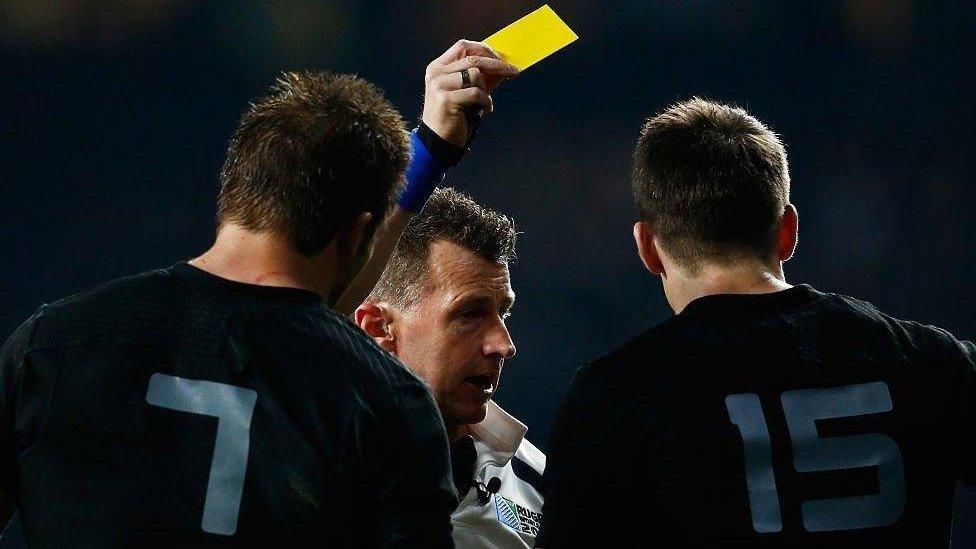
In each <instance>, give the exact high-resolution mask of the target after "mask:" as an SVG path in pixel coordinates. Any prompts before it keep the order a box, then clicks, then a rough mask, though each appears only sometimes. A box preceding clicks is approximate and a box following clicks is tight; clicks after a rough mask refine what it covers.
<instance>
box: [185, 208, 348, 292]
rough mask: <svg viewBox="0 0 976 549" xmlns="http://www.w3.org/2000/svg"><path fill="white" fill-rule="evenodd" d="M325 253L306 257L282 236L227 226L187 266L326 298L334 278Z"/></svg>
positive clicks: (334, 272) (333, 263)
mask: <svg viewBox="0 0 976 549" xmlns="http://www.w3.org/2000/svg"><path fill="white" fill-rule="evenodd" d="M328 251H329V250H328V249H326V251H325V252H322V253H320V254H317V255H315V256H312V257H306V256H303V255H302V254H300V253H298V252H296V251H295V250H294V249H293V248H292V247H291V244H290V243H289V242H288V240H287V238H285V237H284V236H282V235H279V234H275V233H270V232H254V231H250V230H247V229H244V228H242V227H239V226H237V225H232V224H226V225H224V226H223V227H221V228H220V230H219V232H218V233H217V239H216V241H215V242H214V245H213V246H212V247H211V248H210V249H209V250H207V251H206V252H204V253H203V254H202V255H201V256H199V257H197V258H196V259H193V260H191V261H190V264H191V265H193V266H194V267H197V268H198V269H202V270H204V271H207V272H208V273H210V274H213V275H216V276H219V277H221V278H226V279H228V280H233V281H235V282H243V283H245V284H255V285H258V286H276V287H283V288H298V289H301V290H309V291H312V292H315V293H317V294H319V295H321V296H323V297H326V298H327V297H328V296H329V295H330V293H331V291H332V286H333V284H334V283H335V278H336V266H335V262H334V261H331V260H330V258H331V255H330V254H329V253H328Z"/></svg>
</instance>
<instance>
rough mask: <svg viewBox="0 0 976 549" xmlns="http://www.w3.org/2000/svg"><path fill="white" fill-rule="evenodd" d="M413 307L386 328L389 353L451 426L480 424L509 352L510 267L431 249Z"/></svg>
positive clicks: (453, 247)
mask: <svg viewBox="0 0 976 549" xmlns="http://www.w3.org/2000/svg"><path fill="white" fill-rule="evenodd" d="M428 267H429V269H428V271H429V275H428V279H427V282H426V285H425V289H424V291H423V295H422V297H421V299H420V300H419V302H418V303H417V304H416V305H415V306H414V307H411V308H409V309H408V310H405V311H402V312H401V313H402V314H401V315H399V316H400V318H399V319H397V320H396V321H395V322H394V323H393V325H392V329H393V330H394V331H395V352H396V354H397V356H398V357H399V358H400V360H402V361H403V363H404V364H406V365H407V366H409V367H410V368H411V369H412V370H414V371H415V372H416V373H417V374H419V375H420V376H421V377H423V378H424V379H425V380H426V381H427V383H428V384H429V385H430V387H431V391H432V392H433V394H434V398H435V399H436V400H437V404H438V406H439V407H440V409H441V413H442V414H443V416H444V421H445V423H447V426H448V428H449V429H452V432H453V430H456V429H457V428H458V427H461V426H463V425H467V424H471V423H478V422H480V421H481V420H483V419H484V418H485V413H486V406H487V404H488V400H490V399H491V397H492V395H494V393H495V391H496V390H497V389H498V381H499V377H500V376H501V371H502V364H503V362H504V360H505V359H506V358H509V357H511V356H513V355H514V354H515V344H514V343H513V342H512V337H511V335H510V334H509V333H508V328H507V327H506V326H505V319H506V318H507V317H508V314H509V309H511V307H512V304H513V303H514V301H515V294H514V292H512V284H511V280H510V279H509V273H508V265H507V264H504V263H501V264H499V263H493V262H490V261H486V260H484V259H482V258H481V257H479V256H478V255H477V254H475V253H474V252H472V251H470V250H468V249H466V248H463V247H461V246H458V245H457V244H454V243H451V242H446V241H437V242H434V243H433V244H431V247H430V257H429V265H428Z"/></svg>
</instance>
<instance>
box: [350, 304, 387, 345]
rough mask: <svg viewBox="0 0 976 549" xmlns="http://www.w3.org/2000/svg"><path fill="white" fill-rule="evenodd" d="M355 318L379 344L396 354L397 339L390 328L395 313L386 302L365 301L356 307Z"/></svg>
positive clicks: (357, 323)
mask: <svg viewBox="0 0 976 549" xmlns="http://www.w3.org/2000/svg"><path fill="white" fill-rule="evenodd" d="M355 318H356V325H357V326H359V328H360V329H361V330H362V331H364V332H366V335H368V336H369V337H371V338H373V341H375V342H376V344H377V345H379V346H380V347H382V348H384V349H386V350H387V351H389V352H391V353H393V354H396V350H397V349H396V340H395V338H394V337H393V330H391V329H390V323H391V322H392V321H393V315H392V314H391V312H390V309H389V306H387V304H386V303H370V302H368V301H366V302H363V304H362V305H360V306H359V307H357V308H356V313H355Z"/></svg>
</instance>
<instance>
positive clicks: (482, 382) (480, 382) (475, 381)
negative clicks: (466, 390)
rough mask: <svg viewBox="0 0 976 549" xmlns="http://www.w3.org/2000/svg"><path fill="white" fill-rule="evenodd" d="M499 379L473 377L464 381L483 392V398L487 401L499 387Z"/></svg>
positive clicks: (493, 377) (487, 376)
mask: <svg viewBox="0 0 976 549" xmlns="http://www.w3.org/2000/svg"><path fill="white" fill-rule="evenodd" d="M497 380H498V377H497V376H493V375H480V376H471V377H468V378H465V379H464V382H465V383H466V384H469V385H471V386H473V387H474V388H476V389H477V390H479V391H480V392H481V395H482V397H483V398H484V399H485V400H487V399H489V398H491V395H492V394H494V392H495V388H496V387H497V385H498V381H497Z"/></svg>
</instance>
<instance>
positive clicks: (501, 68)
mask: <svg viewBox="0 0 976 549" xmlns="http://www.w3.org/2000/svg"><path fill="white" fill-rule="evenodd" d="M472 68H477V69H479V70H481V71H482V72H484V73H485V74H490V75H494V76H501V77H509V76H515V75H516V74H518V69H517V68H515V65H512V64H510V63H507V62H505V61H502V60H501V59H495V58H494V57H482V56H480V55H469V56H467V57H463V58H461V59H458V60H457V61H454V62H453V63H448V64H447V65H442V66H439V67H436V68H435V69H434V70H433V71H432V73H430V75H429V76H431V77H434V76H437V75H438V74H445V73H449V72H458V71H460V70H461V69H472Z"/></svg>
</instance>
